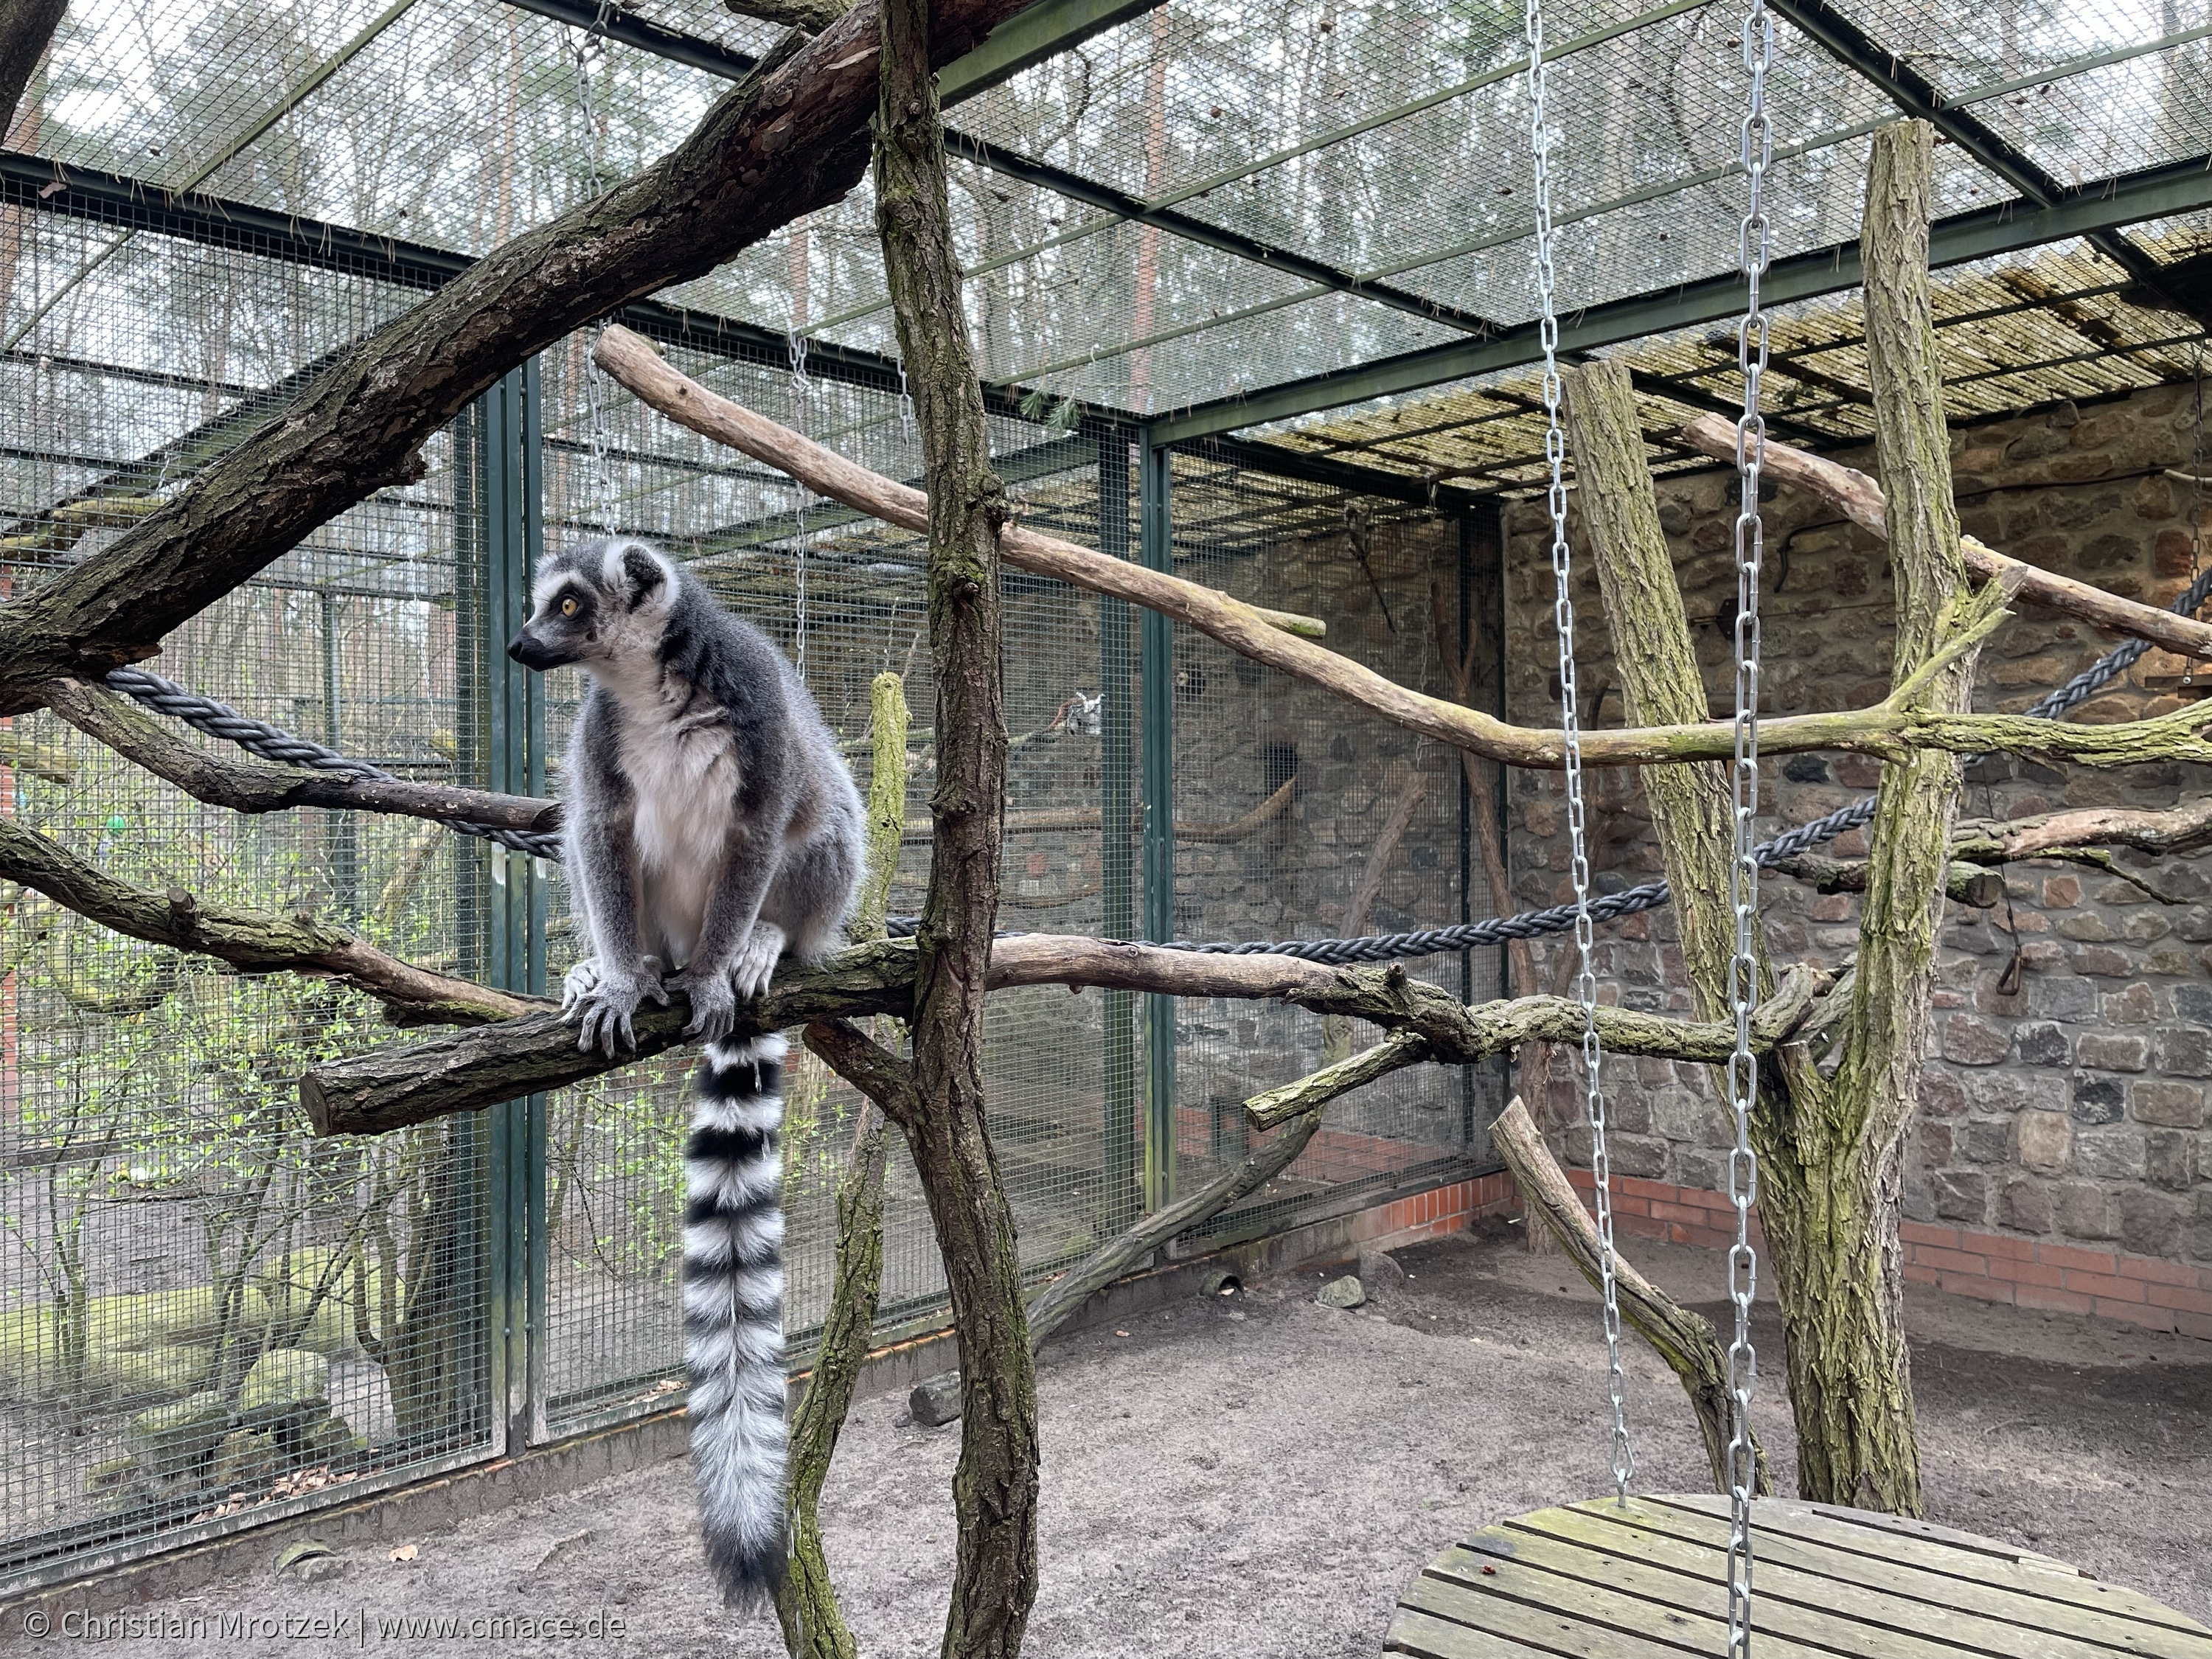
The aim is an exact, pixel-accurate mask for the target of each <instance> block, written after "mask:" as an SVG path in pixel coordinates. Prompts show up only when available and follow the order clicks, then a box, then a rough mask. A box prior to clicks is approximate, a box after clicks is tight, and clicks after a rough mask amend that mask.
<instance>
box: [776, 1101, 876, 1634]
mask: <svg viewBox="0 0 2212 1659" xmlns="http://www.w3.org/2000/svg"><path fill="white" fill-rule="evenodd" d="M883 1285H884V1120H883V1117H882V1115H881V1114H880V1113H878V1111H877V1110H876V1109H875V1108H874V1105H873V1103H872V1102H871V1103H869V1104H867V1105H865V1106H863V1107H862V1108H861V1112H860V1133H859V1136H858V1137H857V1139H855V1141H854V1146H853V1155H852V1158H851V1159H850V1160H849V1161H848V1164H847V1167H846V1171H845V1178H844V1179H843V1180H842V1182H839V1183H838V1187H837V1259H836V1270H835V1273H834V1276H833V1278H832V1279H831V1281H830V1286H829V1318H828V1319H827V1320H826V1321H825V1322H823V1327H822V1340H821V1341H820V1343H819V1344H818V1345H817V1346H816V1348H815V1350H814V1366H813V1369H812V1370H811V1371H810V1372H809V1373H808V1375H807V1378H806V1392H805V1395H804V1396H802V1397H801V1399H800V1401H799V1410H798V1411H797V1412H796V1413H793V1417H792V1423H791V1454H790V1462H789V1465H788V1471H789V1472H788V1475H787V1479H788V1480H789V1482H790V1487H789V1492H788V1496H787V1504H788V1505H789V1513H790V1519H791V1527H792V1551H791V1570H790V1571H789V1572H788V1573H787V1574H786V1575H785V1577H784V1581H783V1583H782V1585H781V1588H780V1589H778V1591H777V1593H776V1598H775V1614H776V1619H777V1621H778V1622H779V1623H781V1625H782V1626H783V1642H784V1646H785V1648H786V1650H788V1651H789V1652H790V1654H791V1655H792V1659H856V1656H857V1654H858V1652H859V1644H857V1643H855V1642H854V1639H853V1632H852V1631H851V1630H850V1629H849V1628H848V1626H846V1623H845V1617H844V1613H843V1611H842V1609H841V1608H840V1607H838V1605H837V1592H836V1588H835V1587H834V1586H833V1585H832V1583H830V1578H829V1557H828V1555H827V1554H826V1553H824V1552H823V1547H822V1522H821V1518H820V1513H819V1511H820V1505H821V1502H822V1486H823V1482H824V1481H826V1480H828V1479H829V1464H830V1461H831V1459H833V1458H834V1457H835V1456H836V1454H837V1439H838V1437H839V1435H840V1434H841V1433H842V1431H843V1430H844V1427H845V1417H846V1413H848V1412H849V1411H850V1410H851V1409H852V1405H853V1390H854V1387H855V1386H856V1385H857V1384H858V1383H859V1382H860V1368H861V1366H862V1365H863V1364H866V1361H867V1358H868V1341H869V1339H870V1337H871V1336H872V1335H873V1334H874V1332H875V1328H876V1303H877V1300H878V1297H879V1296H880V1295H881V1293H882V1291H883Z"/></svg>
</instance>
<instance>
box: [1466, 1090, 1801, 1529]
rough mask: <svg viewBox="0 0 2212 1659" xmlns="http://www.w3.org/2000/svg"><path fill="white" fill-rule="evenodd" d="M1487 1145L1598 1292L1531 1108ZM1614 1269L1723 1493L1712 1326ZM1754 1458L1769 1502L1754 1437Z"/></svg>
mask: <svg viewBox="0 0 2212 1659" xmlns="http://www.w3.org/2000/svg"><path fill="white" fill-rule="evenodd" d="M1490 1144H1491V1146H1492V1147H1494V1148H1495V1149H1496V1150H1497V1152H1498V1157H1499V1158H1503V1159H1504V1160H1505V1167H1506V1169H1507V1170H1509V1171H1510V1172H1511V1174H1512V1176H1513V1184H1514V1185H1515V1186H1516V1187H1518V1188H1520V1189H1521V1200H1522V1203H1523V1204H1524V1205H1525V1206H1527V1208H1528V1217H1529V1219H1530V1220H1531V1221H1532V1222H1534V1223H1535V1224H1537V1225H1541V1226H1543V1227H1545V1228H1547V1229H1548V1230H1549V1231H1550V1232H1551V1234H1552V1236H1553V1237H1555V1238H1557V1239H1558V1240H1559V1246H1560V1248H1561V1249H1564V1250H1565V1252H1566V1253H1567V1255H1569V1256H1570V1257H1571V1258H1572V1259H1573V1261H1574V1264H1575V1267H1576V1268H1577V1270H1578V1271H1579V1272H1580V1273H1581V1274H1582V1276H1583V1278H1584V1279H1588V1280H1589V1283H1590V1286H1591V1288H1592V1289H1596V1288H1597V1287H1598V1286H1599V1285H1600V1284H1601V1282H1602V1278H1603V1275H1602V1273H1601V1271H1600V1269H1599V1266H1598V1237H1597V1226H1596V1224H1595V1223H1594V1222H1593V1221H1592V1220H1591V1219H1590V1218H1589V1212H1588V1211H1587V1210H1585V1209H1583V1205H1582V1200H1581V1198H1580V1197H1578V1196H1577V1194H1576V1192H1575V1189H1574V1188H1573V1186H1572V1185H1571V1184H1570V1183H1569V1182H1568V1180H1567V1177H1566V1174H1565V1171H1564V1170H1561V1169H1560V1168H1559V1164H1558V1162H1557V1161H1556V1160H1555V1159H1553V1157H1552V1152H1551V1148H1550V1147H1548V1146H1546V1145H1545V1144H1544V1138H1543V1136H1541V1135H1540V1134H1538V1133H1536V1126H1535V1125H1534V1123H1533V1122H1531V1121H1529V1118H1528V1108H1527V1107H1526V1106H1523V1105H1522V1103H1521V1102H1520V1101H1519V1100H1518V1099H1517V1098H1516V1100H1515V1101H1514V1102H1513V1103H1511V1104H1510V1105H1509V1106H1508V1107H1506V1109H1504V1111H1503V1112H1502V1113H1500V1114H1499V1115H1498V1121H1496V1122H1494V1123H1492V1125H1491V1126H1490ZM1613 1280H1614V1283H1615V1284H1616V1285H1617V1286H1618V1287H1619V1291H1620V1311H1621V1313H1622V1315H1623V1316H1624V1317H1626V1319H1627V1321H1628V1322H1629V1323H1630V1324H1631V1325H1632V1326H1634V1327H1635V1328H1636V1334H1638V1336H1640V1337H1642V1338H1643V1339H1644V1340H1645V1341H1646V1342H1648V1343H1650V1345H1651V1348H1652V1352H1655V1353H1656V1354H1657V1355H1658V1356H1659V1357H1660V1358H1662V1359H1663V1360H1665V1361H1666V1362H1667V1366H1668V1370H1671V1371H1673V1372H1674V1375H1675V1376H1678V1377H1680V1379H1681V1383H1682V1390H1683V1392H1684V1393H1686V1394H1687V1395H1689V1396H1690V1411H1691V1414H1692V1415H1693V1416H1694V1417H1695V1418H1696V1419H1698V1432H1699V1434H1701V1435H1702V1436H1704V1437H1705V1461H1706V1462H1707V1464H1708V1465H1709V1466H1710V1467H1711V1470H1712V1476H1713V1488H1714V1490H1715V1491H1717V1492H1726V1491H1727V1490H1728V1445H1729V1439H1730V1438H1731V1437H1733V1435H1734V1432H1735V1431H1734V1428H1733V1426H1732V1416H1731V1413H1732V1409H1733V1408H1732V1407H1731V1405H1730V1403H1729V1387H1728V1351H1727V1349H1726V1348H1725V1347H1724V1346H1723V1345H1722V1342H1721V1340H1720V1338H1719V1337H1718V1336H1717V1334H1715V1333H1714V1330H1713V1326H1712V1322H1711V1320H1709V1319H1707V1318H1705V1316H1704V1315H1702V1314H1695V1313H1692V1312H1691V1311H1690V1310H1688V1309H1687V1308H1685V1307H1683V1306H1682V1305H1681V1304H1679V1303H1677V1302H1676V1301H1675V1300H1674V1298H1673V1297H1670V1296H1668V1294H1667V1293H1666V1292H1665V1291H1662V1290H1661V1289H1660V1288H1659V1287H1658V1286H1657V1285H1654V1284H1653V1283H1652V1282H1651V1281H1650V1279H1646V1278H1644V1275H1643V1274H1642V1273H1638V1272H1637V1271H1636V1269H1635V1268H1634V1267H1631V1266H1630V1265H1629V1264H1628V1262H1627V1261H1624V1260H1623V1259H1622V1258H1621V1256H1620V1255H1619V1253H1617V1252H1616V1253H1615V1254H1614V1255H1613ZM1752 1452H1753V1456H1754V1458H1755V1459H1756V1460H1757V1469H1756V1474H1755V1476H1754V1480H1755V1486H1756V1491H1757V1492H1758V1494H1759V1496H1760V1497H1766V1496H1768V1495H1770V1494H1771V1492H1773V1490H1774V1487H1773V1483H1772V1481H1771V1480H1769V1479H1768V1476H1767V1469H1766V1449H1765V1447H1763V1446H1761V1445H1760V1444H1759V1437H1757V1436H1756V1435H1753V1437H1752Z"/></svg>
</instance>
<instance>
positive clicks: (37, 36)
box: [0, 0, 69, 138]
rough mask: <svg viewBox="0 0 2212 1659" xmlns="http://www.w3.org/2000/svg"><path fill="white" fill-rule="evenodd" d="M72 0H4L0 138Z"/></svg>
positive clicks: (0, 2) (0, 16) (0, 27)
mask: <svg viewBox="0 0 2212 1659" xmlns="http://www.w3.org/2000/svg"><path fill="white" fill-rule="evenodd" d="M68 9H69V0H0V138H5V137H7V135H8V133H9V131H10V130H11V129H12V128H13V127H14V126H15V106H16V105H17V104H19V103H21V101H22V100H23V88H26V87H27V86H29V85H30V84H31V76H32V75H33V73H35V72H36V70H38V67H39V59H40V58H42V57H44V56H45V55H46V43H47V42H48V41H50V40H52V39H53V38H54V31H55V30H56V29H57V28H59V27H61V21H62V14H63V13H64V12H65V11H67V10H68Z"/></svg>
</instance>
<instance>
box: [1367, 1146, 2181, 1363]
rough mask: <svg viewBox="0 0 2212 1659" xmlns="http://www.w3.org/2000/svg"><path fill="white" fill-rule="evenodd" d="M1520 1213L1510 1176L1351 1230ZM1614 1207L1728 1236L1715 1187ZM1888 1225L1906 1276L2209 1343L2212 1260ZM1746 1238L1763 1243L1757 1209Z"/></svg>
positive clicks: (1452, 1229)
mask: <svg viewBox="0 0 2212 1659" xmlns="http://www.w3.org/2000/svg"><path fill="white" fill-rule="evenodd" d="M1567 1178H1568V1180H1570V1181H1571V1182H1573V1183H1574V1184H1575V1186H1576V1187H1577V1188H1579V1189H1580V1190H1581V1191H1582V1192H1583V1193H1584V1194H1589V1191H1590V1187H1591V1182H1590V1175H1589V1170H1568V1171H1567ZM1586 1201H1587V1200H1586ZM1520 1212H1521V1195H1520V1193H1519V1192H1518V1191H1517V1190H1516V1188H1515V1187H1514V1185H1513V1182H1512V1179H1511V1178H1510V1176H1504V1175H1488V1176H1478V1177H1477V1178H1476V1179H1474V1180H1473V1181H1460V1182H1453V1183H1452V1184H1451V1185H1449V1186H1446V1187H1435V1188H1431V1189H1430V1190H1428V1191H1427V1192H1425V1193H1415V1194H1412V1195H1411V1196H1410V1197H1407V1198H1401V1199H1394V1200H1391V1201H1390V1202H1389V1203H1388V1204H1381V1205H1377V1206H1376V1207H1375V1208H1373V1209H1371V1210H1368V1211H1366V1212H1363V1213H1362V1214H1361V1216H1360V1218H1359V1220H1358V1238H1359V1241H1360V1243H1363V1244H1372V1245H1376V1246H1377V1247H1379V1248H1381V1249H1395V1248H1396V1247H1398V1246H1400V1245H1401V1244H1418V1243H1421V1242H1422V1241H1423V1240H1425V1239H1431V1238H1442V1237H1445V1236H1447V1235H1449V1234H1451V1233H1456V1232H1464V1231H1466V1230H1467V1227H1468V1224H1469V1223H1470V1222H1471V1221H1473V1220H1474V1218H1476V1217H1477V1216H1485V1215H1517V1214H1519V1213H1520ZM1613 1218H1614V1220H1615V1221H1616V1222H1617V1223H1618V1225H1619V1226H1620V1231H1622V1232H1623V1233H1625V1234H1629V1235H1632V1236H1634V1237H1641V1238H1663V1239H1665V1240H1667V1241H1668V1243H1675V1244H1696V1245H1700V1246H1703V1247H1705V1248H1706V1249H1726V1248H1728V1246H1729V1245H1730V1244H1732V1243H1735V1209H1734V1207H1733V1206H1731V1205H1730V1204H1729V1200H1728V1197H1727V1195H1726V1194H1723V1193H1714V1192H1705V1191H1702V1190H1700V1189H1699V1188H1694V1187H1670V1186H1668V1185H1667V1184H1666V1183H1665V1182H1658V1181H1645V1180H1643V1179H1641V1178H1639V1177H1636V1176H1631V1177H1630V1178H1628V1179H1626V1180H1625V1181H1622V1182H1620V1183H1619V1184H1618V1186H1617V1188H1616V1189H1615V1191H1614V1194H1613ZM1898 1233H1899V1238H1900V1240H1901V1241H1902V1242H1903V1243H1904V1245H1905V1281H1906V1282H1907V1283H1908V1284H1913V1285H1934V1286H1936V1288H1938V1289H1940V1290H1943V1291H1949V1292H1950V1293H1951V1294H1952V1295H1954V1296H1971V1297H1978V1299H1980V1300H1982V1301H1984V1302H2002V1303H2006V1304H2010V1305H2012V1306H2014V1307H2019V1308H2032V1309H2035V1310H2039V1311H2051V1312H2057V1313H2075V1314H2094V1315H2096V1316H2098V1317H2099V1318H2100V1319H2117V1320H2121V1321H2123V1322H2126V1323H2128V1324H2130V1325H2145V1326H2148V1327H2149V1328H2152V1329H2154V1330H2161V1331H2179V1332H2181V1333H2182V1334H2185V1335H2188V1336H2196V1337H2202V1338H2203V1339H2205V1340H2212V1268H2208V1267H2192V1266H2191V1265H2190V1264H2189V1263H2187V1262H2185V1261H2160V1260H2159V1259H2157V1258H2156V1257H2154V1256H2147V1255H2118V1254H2116V1253H2115V1252H2113V1251H2111V1250H2085V1249H2081V1248H2080V1247H2079V1246H2077V1245H2072V1244H2046V1243H2043V1242H2042V1241H2041V1240H2039V1239H2033V1238H2021V1237H2015V1236H2013V1235H2010V1234H2004V1233H1978V1232H1971V1231H1964V1230H1961V1229H1960V1228H1957V1227H1936V1226H1929V1225H1927V1224H1926V1223H1924V1222H1918V1221H1907V1222H1905V1223H1903V1224H1902V1225H1900V1226H1899V1229H1898ZM1752 1238H1753V1243H1762V1244H1763V1243H1764V1241H1763V1240H1762V1239H1761V1237H1760V1235H1759V1218H1758V1217H1757V1215H1755V1214H1754V1215H1753V1218H1752Z"/></svg>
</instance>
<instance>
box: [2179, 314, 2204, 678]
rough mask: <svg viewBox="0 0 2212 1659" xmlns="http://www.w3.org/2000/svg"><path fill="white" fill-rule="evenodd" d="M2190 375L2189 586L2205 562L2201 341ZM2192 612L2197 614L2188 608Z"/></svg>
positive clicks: (2188, 674)
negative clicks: (2192, 394) (2192, 393)
mask: <svg viewBox="0 0 2212 1659" xmlns="http://www.w3.org/2000/svg"><path fill="white" fill-rule="evenodd" d="M2189 368H2190V378H2191V380H2193V381H2194V382H2195V383H2196V388H2197V395H2196V398H2195V399H2194V400H2193V401H2192V403H2191V405H2190V411H2191V429H2192V430H2193V431H2194V433H2195V438H2194V440H2193V441H2192V442H2191V445H2190V450H2189V579H2190V584H2191V586H2195V585H2196V581H2197V575H2198V574H2199V570H2200V568H2201V567H2202V566H2203V562H2204V342H2203V341H2202V340H2199V341H2197V342H2196V343H2194V344H2193V345H2191V347H2190V348H2189ZM2190 614H2191V615H2192V616H2194V615H2195V614H2196V613H2195V612H2194V611H2191V613H2190ZM2181 683H2182V684H2183V685H2185V686H2194V685H2195V684H2197V659H2196V658H2194V657H2191V659H2189V664H2188V665H2187V666H2186V667H2185V668H2184V669H2183V670H2182V671H2181Z"/></svg>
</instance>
